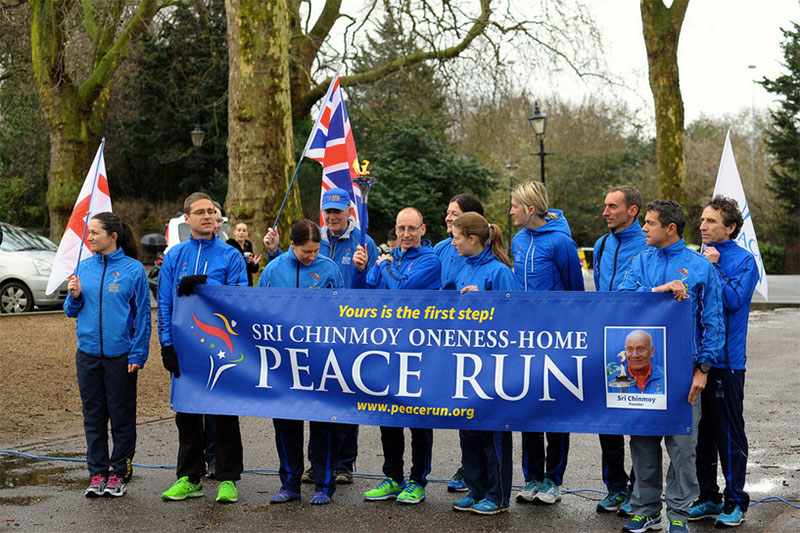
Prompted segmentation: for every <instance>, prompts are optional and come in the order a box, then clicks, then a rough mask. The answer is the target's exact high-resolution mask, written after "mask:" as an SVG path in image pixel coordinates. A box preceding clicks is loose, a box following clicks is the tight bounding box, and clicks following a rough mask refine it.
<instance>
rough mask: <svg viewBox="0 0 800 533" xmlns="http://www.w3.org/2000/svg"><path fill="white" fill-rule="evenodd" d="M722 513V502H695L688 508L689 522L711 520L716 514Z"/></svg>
mask: <svg viewBox="0 0 800 533" xmlns="http://www.w3.org/2000/svg"><path fill="white" fill-rule="evenodd" d="M722 511H723V506H722V502H719V503H714V502H712V501H710V500H706V501H704V502H700V501H697V502H694V503H693V504H692V506H691V507H689V520H703V519H704V518H708V519H711V520H713V519H714V518H716V517H717V515H718V514H720V513H722Z"/></svg>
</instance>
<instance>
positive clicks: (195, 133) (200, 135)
mask: <svg viewBox="0 0 800 533" xmlns="http://www.w3.org/2000/svg"><path fill="white" fill-rule="evenodd" d="M189 135H190V136H191V138H192V146H194V147H195V148H197V147H199V146H202V145H203V139H204V138H205V136H206V134H205V132H204V131H203V130H201V129H200V124H197V123H195V125H194V129H193V130H192V131H190V132H189Z"/></svg>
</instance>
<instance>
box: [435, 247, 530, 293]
mask: <svg viewBox="0 0 800 533" xmlns="http://www.w3.org/2000/svg"><path fill="white" fill-rule="evenodd" d="M450 248H453V249H455V246H451V247H450ZM464 260H465V261H464V265H463V266H462V267H461V268H460V269H459V271H458V275H457V277H456V279H455V280H454V281H453V284H452V285H451V288H453V289H456V290H459V291H460V290H461V289H463V288H464V287H466V286H468V285H477V287H478V290H479V291H492V290H494V291H513V290H516V289H517V282H516V280H515V279H514V273H513V272H512V271H511V269H510V268H509V267H508V266H506V265H505V264H504V263H503V262H502V261H500V260H499V259H497V258H496V257H495V256H494V254H493V253H492V250H491V248H488V247H487V248H484V249H483V251H482V252H481V253H479V254H478V255H473V256H472V257H465V258H464Z"/></svg>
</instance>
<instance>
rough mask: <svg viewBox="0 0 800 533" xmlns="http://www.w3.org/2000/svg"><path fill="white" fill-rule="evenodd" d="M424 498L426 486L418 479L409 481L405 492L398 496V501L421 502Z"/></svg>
mask: <svg viewBox="0 0 800 533" xmlns="http://www.w3.org/2000/svg"><path fill="white" fill-rule="evenodd" d="M424 499H425V487H423V486H422V485H420V484H419V483H417V482H416V481H409V482H408V483H406V488H405V489H403V492H401V493H400V494H399V495H398V496H397V503H419V502H421V501H422V500H424Z"/></svg>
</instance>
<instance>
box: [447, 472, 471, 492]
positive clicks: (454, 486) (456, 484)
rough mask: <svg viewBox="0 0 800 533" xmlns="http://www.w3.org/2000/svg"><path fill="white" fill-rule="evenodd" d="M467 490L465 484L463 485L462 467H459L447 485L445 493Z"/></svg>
mask: <svg viewBox="0 0 800 533" xmlns="http://www.w3.org/2000/svg"><path fill="white" fill-rule="evenodd" d="M468 490H469V488H467V484H466V483H464V467H463V466H459V467H458V470H456V473H455V474H453V477H452V478H451V479H450V483H448V484H447V492H467V491H468Z"/></svg>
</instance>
